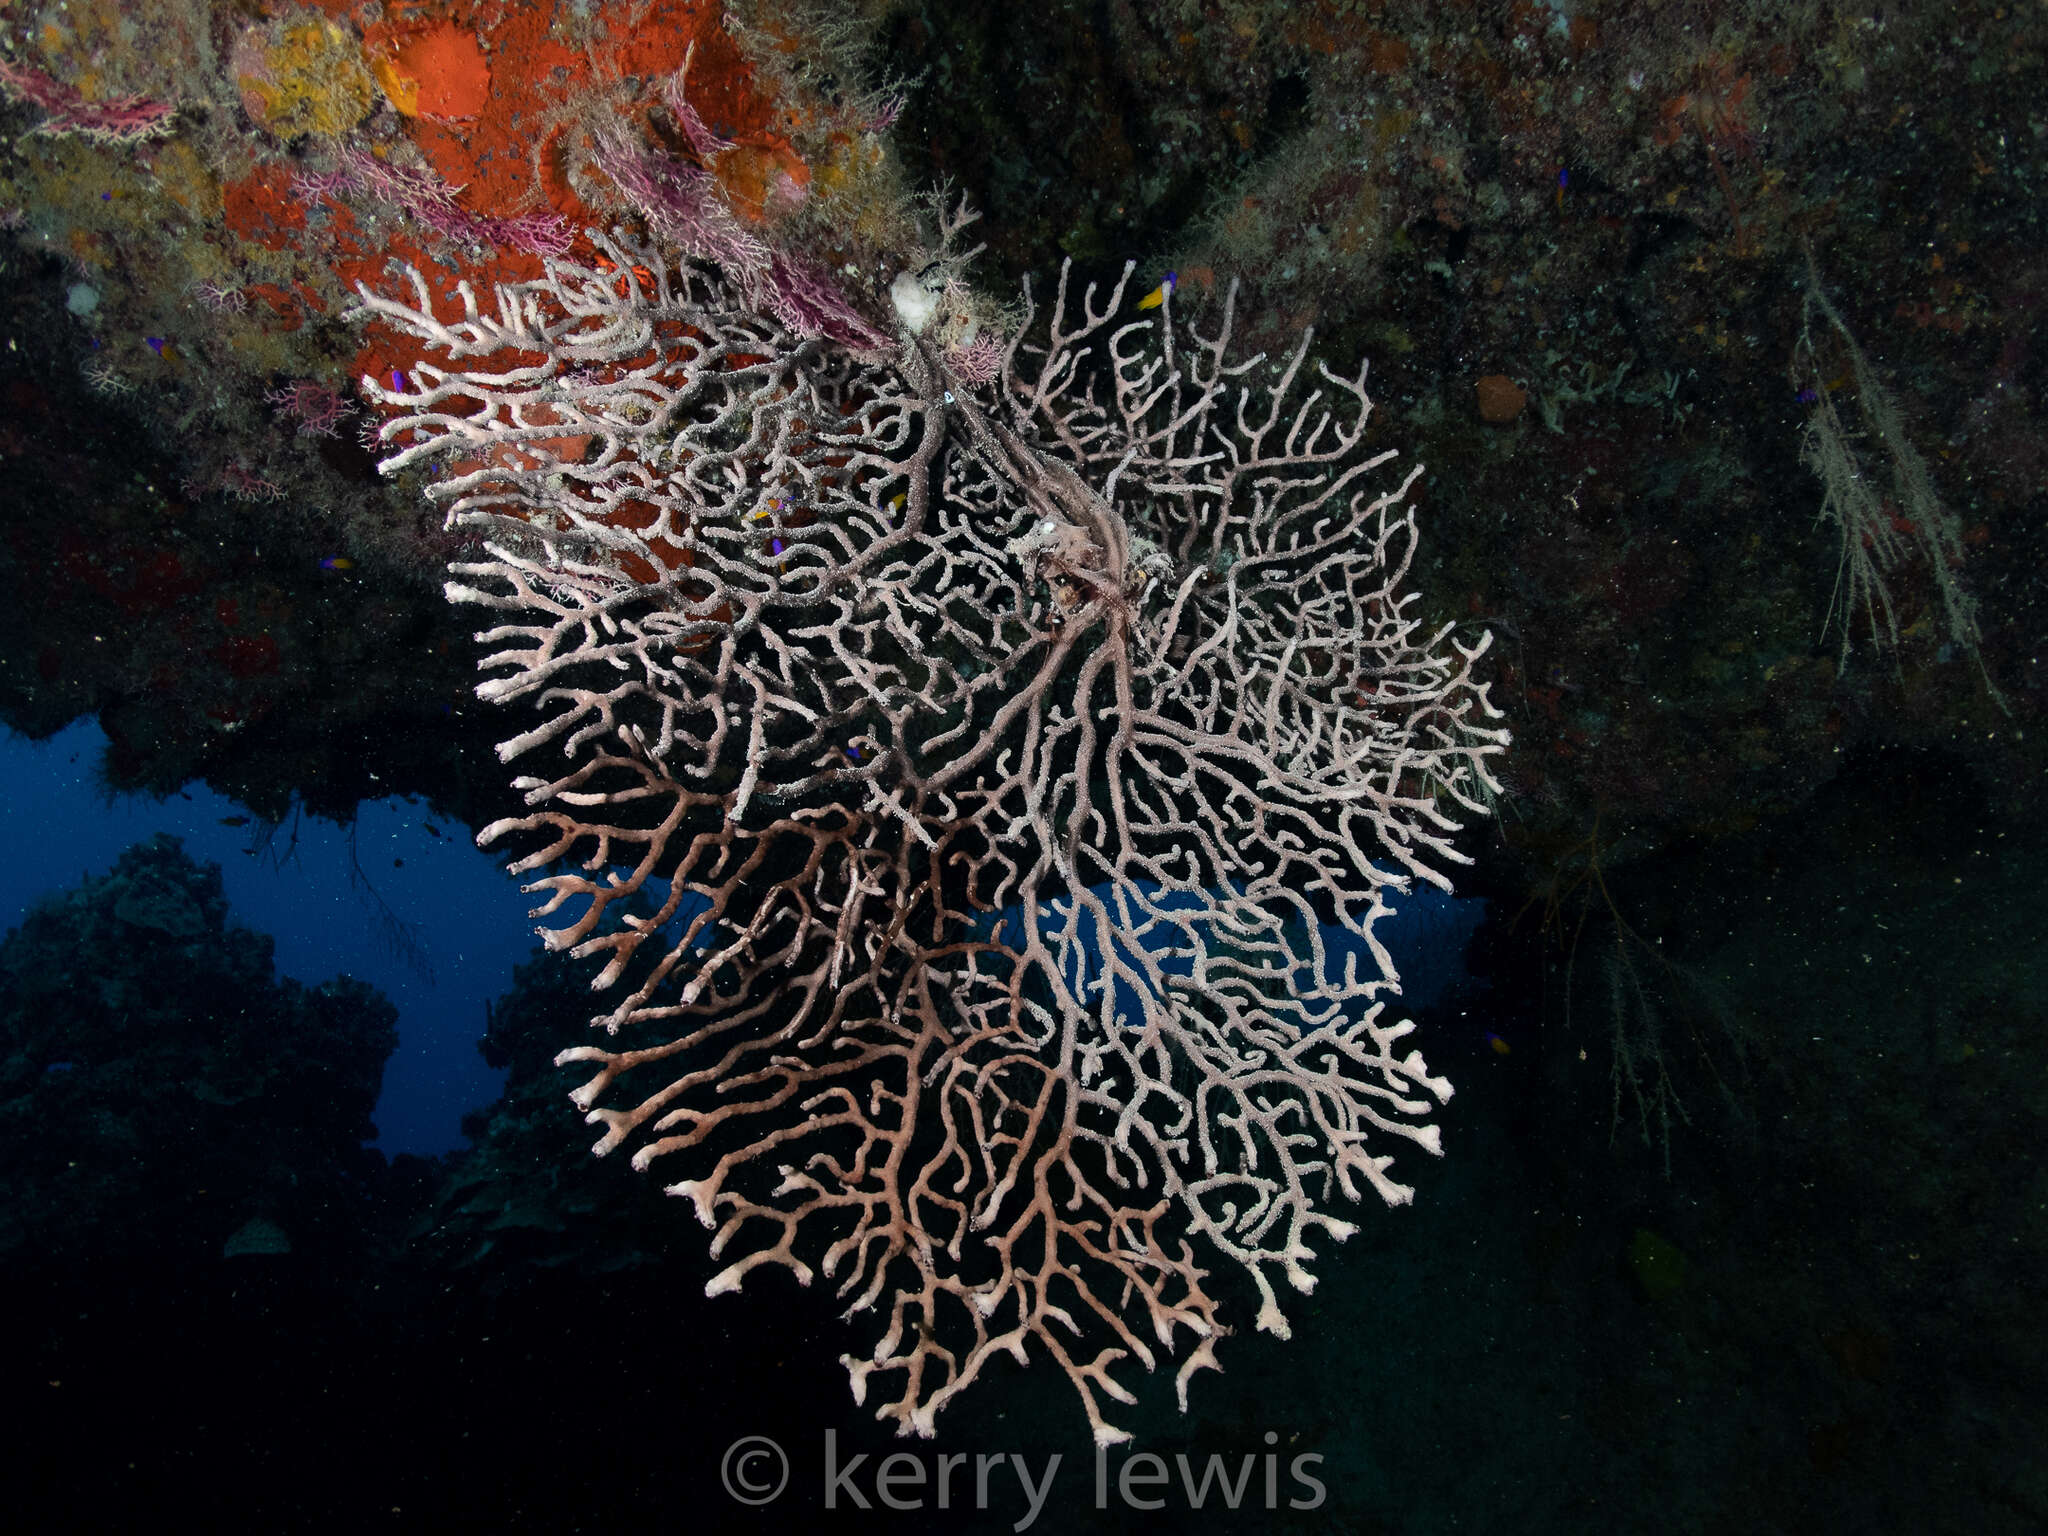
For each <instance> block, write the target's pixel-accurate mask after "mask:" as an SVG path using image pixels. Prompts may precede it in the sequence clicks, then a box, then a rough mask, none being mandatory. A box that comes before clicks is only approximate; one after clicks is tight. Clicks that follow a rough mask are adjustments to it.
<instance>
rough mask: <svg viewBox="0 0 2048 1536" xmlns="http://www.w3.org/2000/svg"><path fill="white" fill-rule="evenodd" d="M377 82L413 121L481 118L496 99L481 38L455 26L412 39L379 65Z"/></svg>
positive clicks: (444, 26)
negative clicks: (422, 119) (492, 91)
mask: <svg viewBox="0 0 2048 1536" xmlns="http://www.w3.org/2000/svg"><path fill="white" fill-rule="evenodd" d="M377 82H378V84H380V85H382V86H383V87H384V94H385V95H386V96H388V97H389V98H390V99H391V105H392V106H394V107H396V108H398V110H399V111H400V112H403V113H404V114H405V115H406V116H407V117H437V118H443V119H450V118H452V119H455V120H458V121H461V120H466V119H469V118H475V117H481V116H483V112H484V108H485V106H486V105H488V104H489V102H490V99H491V66H490V61H489V60H487V59H486V58H485V57H484V51H483V49H482V48H481V47H479V46H478V44H477V40H476V34H475V33H474V32H471V31H469V30H468V29H467V28H465V27H458V26H456V25H454V24H453V23H450V22H443V23H441V24H440V25H439V26H436V27H429V28H428V29H427V30H426V31H424V32H418V33H415V34H414V35H413V36H411V37H409V38H407V39H406V40H405V42H404V43H403V44H401V45H400V47H399V49H398V52H397V53H396V54H395V55H393V56H392V57H391V58H389V59H386V60H382V61H380V62H379V64H378V66H377Z"/></svg>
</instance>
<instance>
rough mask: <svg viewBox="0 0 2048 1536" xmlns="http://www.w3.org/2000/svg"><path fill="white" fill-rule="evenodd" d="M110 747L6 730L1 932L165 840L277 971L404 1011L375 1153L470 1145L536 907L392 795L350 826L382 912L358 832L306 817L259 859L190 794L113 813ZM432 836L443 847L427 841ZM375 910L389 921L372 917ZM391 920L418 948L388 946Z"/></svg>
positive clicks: (117, 806) (438, 824)
mask: <svg viewBox="0 0 2048 1536" xmlns="http://www.w3.org/2000/svg"><path fill="white" fill-rule="evenodd" d="M105 750H106V737H105V735H104V734H103V733H102V732H101V731H100V728H99V725H98V724H97V722H94V721H91V720H84V721H80V722H78V723H76V724H74V725H72V726H70V727H69V728H68V729H66V730H64V731H62V732H60V733H59V734H58V735H56V736H54V737H52V738H51V739H49V740H48V741H44V742H31V741H29V740H28V739H27V738H25V737H22V736H19V735H17V734H15V733H14V732H12V731H7V732H4V733H0V838H4V839H5V845H6V847H7V848H8V849H9V857H8V859H7V860H5V861H0V929H10V928H12V927H14V926H15V925H16V924H17V923H19V922H20V921H21V919H22V917H23V916H24V915H25V914H26V913H27V912H28V910H29V908H30V906H31V905H33V904H34V903H35V902H36V901H38V900H40V899H41V898H43V897H45V896H49V895H53V894H55V893H57V892H59V891H63V890H67V889H69V888H71V887H73V886H75V885H77V884H78V883H79V881H80V880H82V879H84V878H86V877H88V876H93V877H97V876H100V875H104V874H105V873H106V872H107V871H108V870H109V869H111V868H113V866H114V863H115V861H116V860H117V859H118V858H119V857H120V855H121V852H122V850H123V849H125V848H127V847H128V846H129V845H130V844H131V843H136V842H139V841H141V840H143V839H145V838H148V837H151V836H153V835H155V834H156V833H159V832H169V833H171V834H173V835H174V836H177V837H179V838H182V839H183V840H184V844H185V851H186V852H187V853H188V854H190V855H192V857H193V858H195V859H198V860H199V861H200V862H202V863H206V862H212V863H216V864H218V865H220V867H221V873H222V877H223V879H224V881H225V883H226V887H227V896H228V903H229V908H230V914H231V919H230V920H231V921H234V922H238V923H241V924H242V925H243V926H245V927H248V928H253V929H255V930H256V931H257V932H259V933H267V934H270V935H271V936H272V937H273V938H274V939H275V940H276V941H277V950H276V954H277V969H278V972H279V974H280V975H284V976H290V977H293V978H294V979H296V980H298V981H301V982H304V983H306V984H308V985H315V984H317V983H320V982H323V981H326V980H328V979H330V978H332V977H333V976H335V975H337V974H339V973H343V972H346V973H347V974H349V975H351V976H355V977H357V978H359V979H361V980H363V981H366V982H368V983H370V984H371V985H372V986H374V987H376V988H377V989H378V990H379V991H381V992H383V993H384V995H385V996H386V997H388V998H390V999H391V1001H392V1003H393V1004H394V1005H395V1006H396V1007H397V1009H398V1039H399V1043H398V1050H397V1051H396V1053H394V1054H393V1056H392V1057H391V1060H390V1062H389V1063H388V1064H387V1065H386V1067H385V1069H384V1092H383V1096H382V1097H381V1098H380V1099H379V1100H378V1102H377V1112H376V1124H377V1139H376V1141H375V1142H374V1143H373V1145H375V1146H376V1147H377V1148H379V1149H380V1150H382V1151H384V1152H387V1153H398V1152H416V1153H420V1154H422V1155H426V1154H431V1153H436V1152H445V1151H448V1150H450V1149H451V1148H455V1147H459V1146H462V1145H463V1144H464V1141H463V1137H462V1133H461V1130H460V1122H461V1119H462V1116H463V1114H464V1112H465V1111H467V1110H471V1109H474V1108H477V1107H478V1106H480V1105H483V1104H487V1103H489V1102H490V1101H491V1100H493V1099H495V1098H496V1097H497V1096H498V1093H499V1090H500V1088H501V1087H502V1074H500V1073H498V1072H494V1071H492V1070H491V1069H490V1068H488V1067H486V1066H485V1065H484V1064H483V1061H482V1059H481V1058H480V1057H479V1056H478V1055H477V1051H476V1042H477V1040H478V1038H479V1037H480V1036H481V1035H482V1033H483V1028H484V1005H485V1004H486V1003H487V1002H488V1001H489V1000H491V999H492V998H495V997H497V996H498V995H499V994H500V993H502V992H504V991H505V990H506V989H507V988H508V987H509V986H510V985H511V982H512V967H513V965H514V964H515V963H517V962H519V961H522V960H524V959H526V958H527V957H528V955H529V954H530V953H531V952H532V951H533V949H534V947H535V945H534V939H533V933H532V929H533V925H532V923H531V922H530V921H529V920H528V918H527V916H526V913H527V909H528V908H529V907H530V906H531V905H532V899H531V898H530V897H527V896H525V895H523V894H521V892H520V890H519V887H518V884H517V883H516V882H515V881H513V880H512V879H510V878H509V877H508V876H506V875H505V873H504V872H503V871H502V870H501V869H500V868H499V867H498V863H497V861H496V860H495V859H493V858H492V857H491V856H490V855H488V854H485V853H483V852H482V851H480V850H479V849H477V848H476V847H475V846H474V845H473V844H472V843H471V842H470V838H469V832H468V829H467V828H465V827H463V826H462V825H461V824H459V823H456V822H451V821H446V820H436V819H435V818H434V817H432V816H430V815H429V814H428V813H427V811H426V810H425V808H424V807H423V806H420V805H418V804H416V803H414V802H411V801H408V800H401V799H397V798H393V799H388V800H379V801H374V802H366V803H365V804H364V805H363V806H362V807H361V810H360V812H359V819H358V821H357V824H356V828H355V864H356V865H358V866H360V869H361V872H362V874H363V875H365V876H367V877H368V880H369V883H370V885H371V886H372V887H373V888H374V890H375V892H376V898H372V897H370V896H368V895H366V894H365V893H364V892H363V891H362V890H361V889H360V886H361V881H360V879H355V880H352V869H351V861H350V857H349V846H348V845H349V834H348V830H347V829H346V828H344V827H342V826H339V825H337V824H336V823H334V822H329V821H320V820H317V819H315V818H313V817H310V816H302V817H299V818H298V819H297V828H296V831H297V839H296V845H295V847H294V848H293V851H292V855H291V857H290V858H289V859H286V860H284V861H282V862H279V861H277V860H275V859H273V858H272V857H271V856H270V854H271V852H280V851H282V850H283V848H284V845H285V844H286V842H287V840H288V834H289V833H290V831H291V830H292V829H291V828H290V827H289V825H288V826H287V828H286V829H285V830H283V831H281V832H280V833H279V834H278V836H277V837H276V838H275V839H273V840H272V843H271V849H270V851H265V850H262V849H255V850H252V842H253V840H254V834H256V833H257V832H259V831H260V827H259V825H258V824H257V823H256V822H255V821H254V819H253V818H252V819H251V820H250V821H249V823H248V824H247V825H243V826H239V827H231V826H225V825H223V824H222V823H223V820H224V819H226V818H238V817H244V816H247V815H248V811H247V809H246V807H243V806H240V805H237V804H236V803H235V802H234V801H232V800H229V799H227V798H226V797H225V796H222V795H218V794H215V793H214V792H213V791H212V790H209V789H207V788H206V787H205V786H204V785H200V784H194V785H190V786H188V787H187V788H186V789H184V790H182V791H180V792H179V793H178V794H176V795H173V796H171V797H169V798H167V799H164V800H153V799H151V798H149V797H147V796H141V795H123V796H116V797H113V798H112V799H109V798H108V797H107V795H106V793H105V791H104V789H103V788H102V787H101V785H100V784H99V783H98V781H97V778H96V772H95V770H96V767H97V765H98V763H99V762H100V759H101V756H102V754H103V753H104V752H105ZM430 825H431V826H433V827H435V828H436V829H437V830H438V832H439V833H440V835H439V836H436V835H434V833H432V832H429V831H428V830H427V828H428V826H430ZM377 899H381V901H382V903H383V905H384V908H385V909H386V912H388V916H387V915H386V912H380V910H379V908H378V905H377ZM393 918H395V919H396V920H397V922H398V923H400V924H403V925H404V929H405V931H406V933H407V934H409V935H410V936H411V938H412V940H413V941H414V945H415V947H414V948H413V949H412V951H411V952H410V953H407V952H405V948H404V946H402V945H394V944H393V943H392V941H391V937H390V926H391V924H390V920H391V919H393Z"/></svg>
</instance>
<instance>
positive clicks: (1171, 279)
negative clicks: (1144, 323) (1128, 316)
mask: <svg viewBox="0 0 2048 1536" xmlns="http://www.w3.org/2000/svg"><path fill="white" fill-rule="evenodd" d="M1178 280H1179V279H1178V278H1177V277H1176V276H1175V274H1174V273H1171V272H1169V273H1167V274H1166V276H1165V277H1163V278H1162V279H1160V282H1159V286H1158V287H1157V288H1154V289H1153V290H1152V291H1151V292H1150V293H1148V294H1146V295H1145V297H1143V298H1142V299H1140V300H1138V308H1140V309H1157V308H1158V307H1159V306H1160V305H1162V304H1164V303H1165V302H1166V296H1167V295H1168V294H1169V293H1172V292H1173V288H1174V284H1175V283H1176V282H1177V281H1178Z"/></svg>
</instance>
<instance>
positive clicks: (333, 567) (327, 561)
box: [320, 555, 356, 571]
mask: <svg viewBox="0 0 2048 1536" xmlns="http://www.w3.org/2000/svg"><path fill="white" fill-rule="evenodd" d="M355 568H356V563H355V561H353V560H351V559H349V557H348V556H347V555H324V556H322V557H321V560H320V569H321V570H323V571H352V570H354V569H355Z"/></svg>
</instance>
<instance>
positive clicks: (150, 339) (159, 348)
mask: <svg viewBox="0 0 2048 1536" xmlns="http://www.w3.org/2000/svg"><path fill="white" fill-rule="evenodd" d="M142 344H143V345H144V346H146V347H148V348H149V350H150V351H152V352H154V353H155V354H156V355H157V356H158V357H162V356H163V355H164V339H163V337H161V336H145V337H143V338H142Z"/></svg>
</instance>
